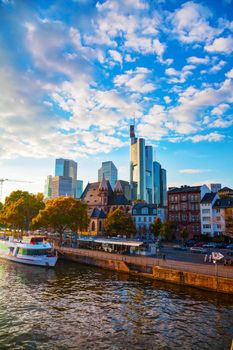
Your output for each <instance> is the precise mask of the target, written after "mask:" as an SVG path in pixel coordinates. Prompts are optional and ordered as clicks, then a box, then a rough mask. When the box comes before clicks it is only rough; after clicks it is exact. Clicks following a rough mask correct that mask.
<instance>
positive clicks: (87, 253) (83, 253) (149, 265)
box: [54, 245, 233, 294]
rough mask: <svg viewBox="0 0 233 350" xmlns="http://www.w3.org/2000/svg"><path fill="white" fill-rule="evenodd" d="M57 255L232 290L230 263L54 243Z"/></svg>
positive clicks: (140, 273) (77, 260)
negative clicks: (208, 263)
mask: <svg viewBox="0 0 233 350" xmlns="http://www.w3.org/2000/svg"><path fill="white" fill-rule="evenodd" d="M54 249H55V250H56V251H57V252H58V254H59V257H60V258H62V259H67V260H71V261H75V262H78V263H81V264H87V265H92V266H98V267H102V268H105V269H111V270H115V271H120V272H125V273H129V274H133V275H135V274H136V275H139V276H144V277H147V278H152V279H155V280H160V281H166V282H171V283H176V284H180V285H186V286H192V287H196V288H200V289H207V290H210V291H215V292H219V293H229V294H233V267H232V266H223V265H215V264H211V265H205V264H200V263H199V264H198V263H193V262H184V261H177V260H170V259H169V260H164V259H161V258H157V257H146V256H135V255H125V254H115V253H109V252H103V251H97V250H91V249H80V248H70V247H59V246H57V245H56V246H54Z"/></svg>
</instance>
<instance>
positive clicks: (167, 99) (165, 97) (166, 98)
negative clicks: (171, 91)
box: [163, 96, 172, 104]
mask: <svg viewBox="0 0 233 350" xmlns="http://www.w3.org/2000/svg"><path fill="white" fill-rule="evenodd" d="M163 99H164V101H165V102H166V103H167V104H169V103H171V101H172V100H171V98H170V97H169V96H164V98H163Z"/></svg>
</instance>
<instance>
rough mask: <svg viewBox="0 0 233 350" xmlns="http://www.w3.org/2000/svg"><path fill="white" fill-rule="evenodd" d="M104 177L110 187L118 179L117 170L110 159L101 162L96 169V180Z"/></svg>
mask: <svg viewBox="0 0 233 350" xmlns="http://www.w3.org/2000/svg"><path fill="white" fill-rule="evenodd" d="M103 175H104V177H105V179H106V180H108V181H109V183H110V185H111V187H112V188H114V186H115V184H116V182H117V179H118V170H117V167H116V166H115V165H114V163H113V162H112V161H107V162H103V163H102V166H101V168H100V169H99V170H98V181H101V180H102V177H103Z"/></svg>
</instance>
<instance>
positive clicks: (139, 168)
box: [130, 125, 167, 206]
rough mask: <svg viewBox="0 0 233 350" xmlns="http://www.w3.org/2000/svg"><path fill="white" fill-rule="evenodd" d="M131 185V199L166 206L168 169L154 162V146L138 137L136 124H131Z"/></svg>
mask: <svg viewBox="0 0 233 350" xmlns="http://www.w3.org/2000/svg"><path fill="white" fill-rule="evenodd" d="M130 140H131V144H130V187H131V199H132V200H133V201H134V200H136V199H140V200H144V201H146V202H147V203H149V204H153V203H154V204H156V205H158V206H166V205H167V199H166V196H167V195H166V192H167V180H166V170H165V169H161V165H160V164H159V163H158V162H153V147H152V146H146V145H145V140H144V139H143V138H139V139H138V138H136V137H135V132H134V125H131V126H130Z"/></svg>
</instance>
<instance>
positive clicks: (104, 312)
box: [0, 260, 233, 350]
mask: <svg viewBox="0 0 233 350" xmlns="http://www.w3.org/2000/svg"><path fill="white" fill-rule="evenodd" d="M232 337H233V297H232V296H228V295H218V294H215V293H210V292H206V291H199V290H197V289H192V288H184V287H180V286H176V285H172V284H166V283H160V282H154V281H150V280H146V279H143V278H136V277H132V276H128V275H125V274H118V273H115V272H111V271H107V270H101V269H98V268H93V267H89V266H83V265H79V264H76V263H71V262H65V261H64V262H59V264H58V265H57V266H56V268H55V269H54V270H52V269H49V270H46V269H44V268H40V267H30V266H24V265H18V264H14V263H11V262H5V261H4V260H1V261H0V350H4V349H10V350H15V349H16V350H18V349H64V350H65V349H85V350H88V349H94V350H99V349H113V350H118V349H122V350H123V349H134V350H137V349H143V350H146V349H148V350H149V349H155V350H156V349H164V350H165V349H166V350H167V349H182V350H185V349H193V350H194V349H201V350H204V349H208V350H209V349H211V350H214V349H216V350H220V349H227V350H229V349H230V345H231V339H232Z"/></svg>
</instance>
